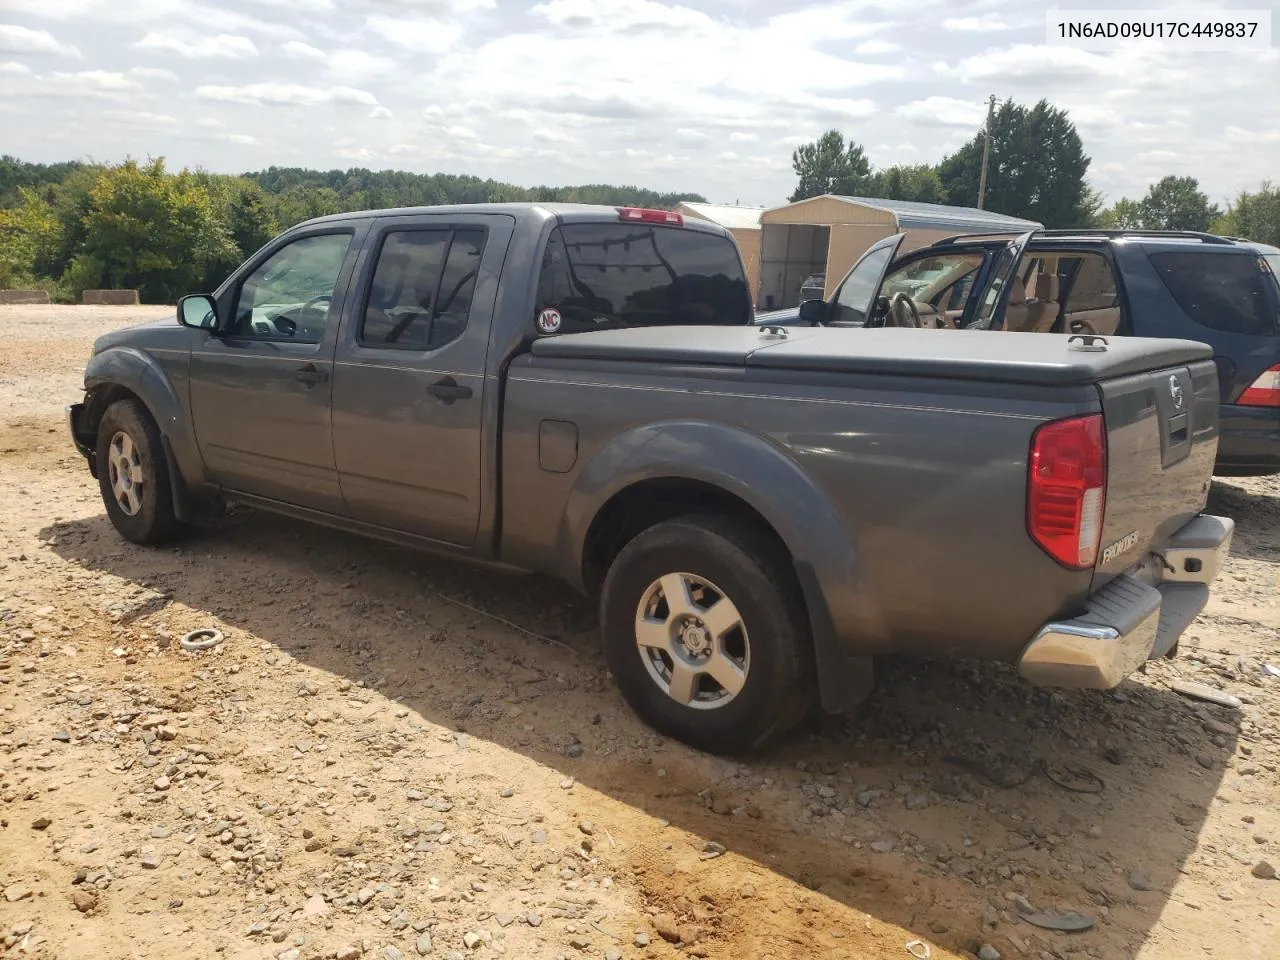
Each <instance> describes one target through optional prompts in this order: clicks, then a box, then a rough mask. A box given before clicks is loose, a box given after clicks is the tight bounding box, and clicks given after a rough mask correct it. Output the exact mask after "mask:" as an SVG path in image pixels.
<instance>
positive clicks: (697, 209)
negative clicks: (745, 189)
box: [680, 201, 764, 230]
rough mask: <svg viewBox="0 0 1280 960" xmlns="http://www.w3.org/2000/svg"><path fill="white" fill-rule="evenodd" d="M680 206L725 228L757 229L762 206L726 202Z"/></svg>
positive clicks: (762, 209)
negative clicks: (740, 205) (744, 205)
mask: <svg viewBox="0 0 1280 960" xmlns="http://www.w3.org/2000/svg"><path fill="white" fill-rule="evenodd" d="M680 206H682V207H685V208H686V209H688V210H691V211H693V212H694V213H695V214H696V215H697V216H699V217H701V218H702V219H703V220H710V221H711V222H712V223H718V224H720V226H722V227H724V228H725V229H727V230H759V229H760V214H762V213H764V207H739V206H736V205H733V204H728V203H688V202H687V201H686V202H681V204H680Z"/></svg>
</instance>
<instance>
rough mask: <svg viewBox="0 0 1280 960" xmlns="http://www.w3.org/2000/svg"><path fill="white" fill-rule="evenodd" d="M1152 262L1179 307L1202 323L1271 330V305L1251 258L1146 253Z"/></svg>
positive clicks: (1239, 330)
mask: <svg viewBox="0 0 1280 960" xmlns="http://www.w3.org/2000/svg"><path fill="white" fill-rule="evenodd" d="M1151 262H1152V263H1153V264H1154V265H1155V268H1156V272H1157V273H1159V274H1160V279H1161V280H1163V281H1164V285H1165V286H1166V287H1168V288H1169V292H1170V293H1171V294H1173V299H1174V300H1176V301H1177V302H1178V306H1179V307H1181V308H1182V310H1183V312H1184V313H1186V314H1187V316H1189V317H1190V318H1191V319H1192V320H1194V321H1195V322H1196V323H1198V324H1200V325H1201V326H1202V327H1211V328H1212V329H1214V330H1225V331H1228V332H1230V333H1247V334H1264V335H1266V334H1269V335H1274V334H1275V332H1276V321H1275V313H1274V310H1275V308H1274V307H1273V306H1272V304H1271V301H1270V299H1269V298H1268V297H1267V292H1266V290H1265V289H1264V287H1263V286H1262V280H1263V277H1262V271H1261V270H1260V269H1259V268H1258V263H1257V259H1256V258H1255V257H1252V256H1246V255H1243V254H1229V253H1219V254H1211V253H1199V252H1195V251H1185V252H1184V251H1172V252H1168V253H1153V254H1151Z"/></svg>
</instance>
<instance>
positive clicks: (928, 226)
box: [769, 194, 1044, 233]
mask: <svg viewBox="0 0 1280 960" xmlns="http://www.w3.org/2000/svg"><path fill="white" fill-rule="evenodd" d="M815 200H839V201H840V202H841V203H849V204H854V205H857V206H862V207H871V208H873V209H876V210H883V211H884V212H886V213H891V214H893V216H894V218H895V219H896V220H897V221H898V228H899V229H902V230H906V229H909V228H913V227H914V228H916V229H923V230H953V229H954V230H957V231H958V232H963V231H972V232H974V233H986V232H994V231H1005V230H1034V229H1042V228H1043V227H1044V224H1042V223H1037V222H1036V221H1034V220H1023V219H1022V218H1020V217H1009V216H1005V215H1004V214H1002V213H993V212H992V211H990V210H979V209H977V208H976V207H953V206H949V205H947V204H942V203H918V202H916V201H912V200H886V199H884V198H883V197H842V196H837V195H836V194H824V195H823V196H820V197H810V198H809V199H808V200H798V201H796V203H794V204H791V203H789V204H785V205H783V206H781V207H774V208H773V210H785V209H787V207H793V206H799V205H800V204H804V203H813V202H814V201H815ZM773 210H771V211H769V212H770V213H772V212H773Z"/></svg>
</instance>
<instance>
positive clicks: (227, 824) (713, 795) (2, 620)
mask: <svg viewBox="0 0 1280 960" xmlns="http://www.w3.org/2000/svg"><path fill="white" fill-rule="evenodd" d="M167 312H169V311H168V310H166V309H164V308H136V307H134V308H82V307H0V335H2V336H3V343H4V348H3V352H2V353H0V504H2V506H0V891H2V896H0V938H2V939H0V955H3V956H6V957H7V956H15V957H17V956H23V957H26V956H34V957H50V958H59V960H73V958H79V957H93V958H98V960H100V958H167V960H174V958H197V957H199V958H207V957H215V956H221V957H246V958H249V957H252V958H259V957H261V958H268V957H275V958H282V960H303V958H320V957H338V958H355V957H373V958H377V960H395V958H401V957H405V958H413V957H417V956H427V957H435V958H451V960H452V958H462V957H467V958H479V960H488V958H493V957H497V956H509V957H516V958H525V957H545V958H555V957H560V956H564V957H572V958H578V957H582V958H597V960H598V958H610V960H616V958H624V957H625V958H640V957H644V958H653V960H661V958H672V957H700V956H701V957H724V958H734V960H741V958H766V957H773V958H793V957H794V958H802V957H803V958H813V957H833V958H834V957H847V958H866V960H882V958H894V960H900V958H905V957H910V956H911V955H912V954H911V953H910V952H909V950H908V945H909V943H910V942H911V941H920V945H919V946H915V947H913V948H912V949H914V950H915V953H916V955H918V956H924V955H925V953H926V948H927V952H928V953H930V954H931V956H932V957H934V958H955V957H967V956H979V957H981V958H983V960H991V958H993V957H997V956H1001V957H1006V958H1011V957H1032V958H1084V957H1090V958H1105V960H1110V958H1132V957H1140V958H1143V960H1156V958H1159V960H1183V958H1190V957H1197V958H1199V957H1204V956H1213V957H1230V958H1234V960H1244V958H1257V960H1275V958H1276V957H1280V940H1278V937H1280V930H1277V926H1276V925H1277V921H1280V882H1278V881H1277V880H1275V879H1273V877H1274V870H1272V869H1270V866H1277V867H1280V804H1278V803H1277V800H1278V799H1280V788H1278V778H1277V770H1276V764H1277V762H1278V761H1280V740H1278V736H1277V735H1278V733H1280V678H1277V677H1274V676H1272V675H1270V674H1268V673H1267V672H1266V671H1265V670H1264V664H1273V665H1275V666H1280V602H1278V596H1280V591H1278V590H1277V587H1278V583H1277V570H1278V566H1277V565H1278V564H1280V483H1278V482H1277V481H1276V480H1250V481H1238V482H1230V483H1219V484H1216V485H1215V489H1214V493H1213V498H1212V503H1211V507H1212V508H1213V509H1216V510H1218V511H1221V512H1224V513H1227V514H1229V515H1230V516H1233V517H1234V518H1235V519H1236V520H1237V522H1238V524H1239V531H1238V534H1237V539H1236V543H1235V550H1234V555H1233V557H1232V558H1231V561H1230V563H1229V565H1228V567H1227V569H1226V572H1225V573H1224V574H1223V576H1222V578H1221V580H1220V581H1219V585H1218V587H1217V589H1216V592H1215V596H1214V599H1213V601H1212V603H1211V606H1210V608H1209V609H1208V610H1207V611H1206V612H1205V614H1204V616H1202V617H1201V618H1200V620H1199V621H1197V622H1196V624H1194V625H1193V626H1192V628H1191V630H1190V632H1189V635H1188V636H1187V637H1186V638H1184V642H1183V655H1182V656H1181V657H1180V658H1179V659H1177V660H1176V661H1171V662H1161V663H1158V664H1151V665H1149V666H1148V668H1147V670H1146V672H1145V673H1143V674H1140V675H1138V676H1135V677H1134V678H1133V679H1131V680H1129V681H1127V682H1126V683H1125V684H1124V685H1123V686H1122V687H1121V688H1120V689H1119V690H1117V691H1114V692H1112V693H1106V694H1098V693H1083V692H1082V693H1074V692H1054V693H1050V692H1046V691H1040V690H1033V689H1030V688H1028V687H1026V686H1024V685H1022V684H1021V683H1019V682H1018V681H1017V679H1016V677H1015V676H1014V675H1013V674H1012V673H1011V671H1010V670H1009V669H1008V668H1007V667H1004V666H1000V665H991V664H970V663H922V662H911V661H891V662H888V663H886V664H884V665H883V668H882V670H881V675H880V682H879V685H878V687H877V690H876V692H875V694H874V695H873V697H872V698H871V700H870V701H869V702H868V703H867V704H866V705H865V707H864V708H863V709H862V710H861V711H860V712H859V713H858V714H857V715H856V716H854V717H850V718H845V719H839V720H828V721H824V722H822V723H820V724H818V725H816V726H814V727H813V728H811V729H808V730H805V731H802V732H801V733H799V734H797V735H796V736H794V737H793V738H792V739H791V740H789V741H788V742H787V743H785V744H783V745H782V746H781V747H779V748H777V749H776V750H774V751H773V752H772V753H770V754H769V755H767V756H765V757H762V758H759V759H757V760H753V761H751V762H749V763H735V762H728V761H725V760H721V759H715V758H711V757H708V756H705V755H702V754H698V753H695V752H693V751H690V750H688V749H686V748H684V747H682V746H680V745H678V744H675V743H672V742H670V741H667V740H664V739H662V738H660V737H657V736H655V735H654V734H652V733H651V732H650V731H649V730H648V729H646V728H645V727H644V726H642V725H641V724H640V723H639V722H638V721H637V720H636V719H635V718H634V717H633V716H632V715H631V713H630V712H629V711H628V710H627V708H626V707H625V705H624V704H623V703H622V701H621V699H620V697H619V696H618V693H617V692H616V690H615V688H614V686H613V684H612V682H611V680H610V679H609V677H608V674H607V672H606V670H605V668H604V665H603V663H602V661H601V658H600V656H599V654H598V652H597V648H596V641H595V634H594V611H593V609H592V607H591V605H590V604H589V603H587V602H585V601H583V600H581V599H580V598H578V597H577V596H576V595H574V594H572V593H570V592H569V591H567V590H566V589H564V588H562V587H560V586H557V585H555V584H551V583H548V582H546V581H543V580H541V579H537V578H533V577H513V576H506V575H500V574H495V573H492V572H485V571H476V570H471V569H468V568H464V567H461V566H459V565H458V564H456V563H452V562H449V561H441V560H438V559H433V558H431V557H427V556H421V555H417V554H412V553H408V552H405V551H402V550H399V549H396V548H392V547H389V546H385V545H381V544H377V543H372V542H366V541H364V540H361V539H358V538H355V537H351V536H347V535H343V534H339V533H334V532H330V531H326V530H322V529H318V528H314V527H310V526H306V525H302V524H299V523H294V522H290V521H286V520H282V519H277V518H273V517H267V516H262V515H257V514H253V513H251V512H247V511H236V512H234V513H232V515H231V516H230V517H229V519H228V521H227V523H226V524H225V526H224V528H223V529H221V530H219V531H217V532H213V533H209V534H206V535H202V536H200V537H198V538H196V539H193V540H190V541H188V542H186V543H184V544H182V545H180V546H177V547H173V548H166V549H141V548H137V547H134V546H131V545H129V544H127V543H125V542H124V541H122V540H121V539H120V538H119V537H117V536H116V535H115V533H114V532H113V531H112V529H111V528H110V526H109V524H108V522H107V520H106V517H105V515H104V513H103V510H102V506H101V503H100V501H99V499H98V494H97V489H96V485H95V484H94V482H93V481H92V480H91V479H90V477H89V475H88V473H87V471H86V470H85V468H84V465H83V463H82V461H81V460H80V459H79V458H78V456H77V455H76V454H75V453H74V451H73V450H72V449H71V447H70V445H69V443H68V441H67V438H66V436H65V430H64V426H63V420H62V407H63V405H64V404H65V403H67V402H68V401H70V400H72V399H75V398H77V397H78V384H79V376H80V371H81V368H82V365H83V362H84V360H85V359H86V357H87V355H88V350H89V346H90V344H91V342H92V340H93V339H94V338H95V337H96V336H98V335H99V334H101V333H103V332H105V331H107V330H111V329H116V328H118V327H120V326H123V325H126V324H128V323H133V322H137V321H139V320H140V319H146V318H150V317H154V316H158V315H163V314H165V313H167ZM482 611H483V612H482ZM495 618H501V619H495ZM503 621H506V622H503ZM206 626H213V627H216V628H218V629H220V630H221V631H223V633H224V635H225V638H226V639H225V641H224V642H223V643H222V645H220V646H218V647H217V648H215V649H213V650H211V651H208V652H201V653H190V652H186V651H184V650H182V649H180V648H179V645H178V643H177V640H176V638H178V637H180V636H182V635H183V634H184V633H186V632H187V631H190V630H194V629H196V628H198V627H206ZM525 631H528V632H525ZM1178 681H1196V682H1199V683H1203V684H1208V685H1210V686H1212V687H1215V688H1218V689H1220V690H1224V691H1228V692H1230V693H1232V694H1234V695H1235V696H1236V697H1238V698H1240V700H1241V701H1243V706H1242V707H1240V708H1239V709H1231V708H1227V707H1220V706H1215V705H1212V704H1208V703H1203V702H1200V701H1196V700H1192V699H1188V698H1186V697H1183V696H1180V695H1178V694H1177V693H1175V692H1173V691H1172V690H1171V685H1172V684H1175V683H1177V682H1178ZM1064 914H1078V915H1079V916H1080V917H1083V918H1084V921H1083V922H1086V923H1088V924H1089V929H1087V930H1084V931H1082V932H1074V933H1068V932H1058V931H1055V930H1050V929H1044V928H1042V927H1041V926H1038V925H1037V922H1039V923H1044V922H1049V923H1051V924H1052V923H1058V924H1061V923H1062V921H1063V919H1064Z"/></svg>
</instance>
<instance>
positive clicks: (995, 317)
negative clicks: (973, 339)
mask: <svg viewBox="0 0 1280 960" xmlns="http://www.w3.org/2000/svg"><path fill="white" fill-rule="evenodd" d="M1036 232H1037V231H1035V230H1029V231H1027V232H1026V233H1024V234H1022V235H1021V236H1020V237H1015V238H1014V239H1013V240H1011V241H1009V245H1008V246H1007V247H1005V248H1004V249H1003V250H1001V251H1000V252H999V253H997V254H996V255H995V256H994V257H993V258H992V259H991V261H990V263H989V265H988V267H987V270H986V273H985V274H984V275H983V277H982V278H981V279H980V280H979V281H978V284H979V286H978V291H977V304H978V307H977V311H976V312H975V314H974V317H973V320H972V321H971V322H970V323H969V325H968V327H967V328H966V329H969V330H998V329H1000V326H1001V324H1002V323H1003V319H1004V314H1005V311H1006V310H1008V308H1009V304H1010V300H1011V295H1012V294H1013V293H1014V292H1015V291H1016V292H1019V293H1021V295H1022V297H1023V298H1024V299H1025V296H1026V293H1025V291H1022V290H1019V288H1020V287H1021V286H1022V283H1021V281H1020V280H1019V279H1018V267H1019V265H1020V264H1021V263H1022V255H1023V253H1024V252H1025V251H1026V249H1027V244H1029V243H1030V242H1031V238H1032V237H1034V236H1035V235H1036Z"/></svg>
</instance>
